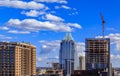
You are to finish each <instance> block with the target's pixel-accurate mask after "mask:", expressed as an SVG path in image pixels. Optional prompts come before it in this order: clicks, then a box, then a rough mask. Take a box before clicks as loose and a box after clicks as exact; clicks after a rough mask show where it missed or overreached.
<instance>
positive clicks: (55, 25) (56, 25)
mask: <svg viewBox="0 0 120 76" xmlns="http://www.w3.org/2000/svg"><path fill="white" fill-rule="evenodd" d="M6 25H8V26H10V27H14V28H19V29H21V30H26V31H33V32H37V31H40V30H46V31H48V30H52V31H60V32H66V31H73V28H78V27H81V26H80V25H79V24H76V23H63V22H49V21H45V22H42V21H38V20H35V19H24V20H19V19H10V20H9V21H8V22H7V23H6ZM66 25H67V26H66ZM71 26H72V27H73V28H71Z"/></svg>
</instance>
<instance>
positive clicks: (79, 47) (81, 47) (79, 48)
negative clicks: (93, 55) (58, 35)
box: [76, 42, 85, 56]
mask: <svg viewBox="0 0 120 76" xmlns="http://www.w3.org/2000/svg"><path fill="white" fill-rule="evenodd" d="M76 45H77V54H78V56H85V43H83V42H78V43H77V44H76Z"/></svg>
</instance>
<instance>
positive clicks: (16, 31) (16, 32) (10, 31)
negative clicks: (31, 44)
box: [8, 30, 30, 34]
mask: <svg viewBox="0 0 120 76" xmlns="http://www.w3.org/2000/svg"><path fill="white" fill-rule="evenodd" d="M8 33H12V34H30V32H29V31H18V30H9V31H8Z"/></svg>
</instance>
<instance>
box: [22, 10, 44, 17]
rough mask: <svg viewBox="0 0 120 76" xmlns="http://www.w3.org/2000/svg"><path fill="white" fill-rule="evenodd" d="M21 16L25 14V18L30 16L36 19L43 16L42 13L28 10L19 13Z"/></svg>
mask: <svg viewBox="0 0 120 76" xmlns="http://www.w3.org/2000/svg"><path fill="white" fill-rule="evenodd" d="M21 14H25V15H26V16H31V17H38V16H39V15H44V14H45V12H44V11H37V10H30V11H28V12H25V11H23V12H21Z"/></svg>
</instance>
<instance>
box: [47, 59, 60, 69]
mask: <svg viewBox="0 0 120 76" xmlns="http://www.w3.org/2000/svg"><path fill="white" fill-rule="evenodd" d="M48 59H49V60H52V62H50V61H49V62H47V64H49V67H50V65H51V64H52V63H54V60H59V58H48Z"/></svg>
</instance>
